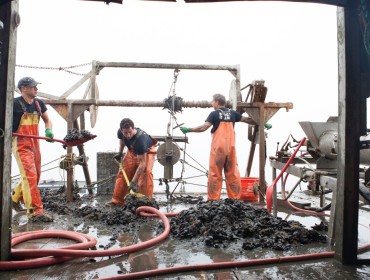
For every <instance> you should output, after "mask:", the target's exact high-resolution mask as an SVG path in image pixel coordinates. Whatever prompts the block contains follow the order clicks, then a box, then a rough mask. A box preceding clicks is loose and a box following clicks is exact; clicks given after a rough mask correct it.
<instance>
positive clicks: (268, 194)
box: [266, 137, 306, 213]
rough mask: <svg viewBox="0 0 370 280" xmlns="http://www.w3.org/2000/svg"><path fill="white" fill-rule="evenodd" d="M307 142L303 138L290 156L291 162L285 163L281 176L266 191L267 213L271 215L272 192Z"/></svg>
mask: <svg viewBox="0 0 370 280" xmlns="http://www.w3.org/2000/svg"><path fill="white" fill-rule="evenodd" d="M305 141H306V137H303V138H302V140H301V142H299V144H298V146H297V148H296V149H295V150H294V152H293V154H292V155H291V156H290V158H289V160H288V161H287V162H286V163H285V165H284V167H283V169H281V171H280V173H279V175H278V176H277V177H276V178H275V180H274V182H273V183H272V184H271V186H269V187H268V188H267V190H266V206H267V211H268V212H269V213H271V205H272V191H273V190H274V186H275V185H276V183H277V181H278V180H279V179H280V177H281V176H282V175H283V173H284V172H285V170H286V169H287V168H288V166H289V165H290V163H291V162H292V161H293V159H294V157H295V155H296V154H297V152H298V150H299V148H300V147H301V146H302V145H303V143H304V142H305Z"/></svg>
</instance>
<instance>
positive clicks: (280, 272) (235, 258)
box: [0, 192, 370, 280]
mask: <svg viewBox="0 0 370 280" xmlns="http://www.w3.org/2000/svg"><path fill="white" fill-rule="evenodd" d="M198 195H200V196H204V197H205V195H204V194H198ZM154 197H155V199H156V200H158V201H166V200H167V198H166V195H165V194H155V195H154ZM302 198H304V199H310V200H311V202H312V203H316V199H317V198H315V197H308V196H307V195H306V194H305V193H304V192H297V193H296V194H295V196H293V197H292V200H294V199H297V200H299V199H302ZM109 200H110V196H95V197H92V198H91V199H90V200H88V202H85V203H87V204H88V203H91V205H94V206H96V207H100V206H101V207H104V206H103V205H104V203H105V202H107V201H109ZM253 204H254V206H257V207H265V205H264V204H259V203H253ZM193 206H194V205H192V204H188V203H182V202H180V203H174V204H167V205H165V206H161V208H160V211H161V212H164V213H168V212H172V213H177V212H180V211H182V210H185V209H189V208H190V207H193ZM278 216H279V217H280V218H282V219H287V220H296V221H299V222H300V223H301V224H303V225H304V226H305V227H307V228H310V227H312V226H314V225H317V224H320V223H321V221H326V222H327V221H328V218H327V217H318V216H312V215H307V214H304V213H294V212H292V211H291V210H290V209H287V208H282V207H279V211H278ZM54 218H55V220H54V222H53V223H30V222H28V220H27V218H26V216H25V215H24V214H19V213H15V212H14V211H13V222H12V233H13V234H15V233H20V232H26V231H39V230H63V231H74V232H83V233H85V234H87V235H89V236H91V237H94V238H96V239H97V244H96V246H95V250H102V248H107V249H117V248H121V247H125V246H129V245H131V244H136V243H140V242H143V241H145V240H148V239H151V238H153V236H157V235H158V234H159V233H158V232H155V230H153V228H154V227H153V225H154V224H155V223H158V219H156V218H147V220H145V222H143V223H142V224H141V225H140V227H139V228H138V230H137V231H136V232H134V233H132V232H120V231H119V226H117V225H114V226H107V225H103V224H98V223H97V224H92V223H91V222H89V221H88V220H83V219H80V220H76V219H70V217H69V216H68V215H54ZM113 232H118V233H119V234H118V235H117V236H116V238H114V239H112V233H113ZM358 232H359V238H358V239H359V247H360V246H363V245H365V244H367V243H369V240H370V209H369V207H368V206H366V205H364V206H362V207H361V209H360V215H359V228H358ZM72 243H75V242H74V241H71V240H66V239H61V238H42V239H36V240H32V241H27V242H24V243H22V244H19V245H16V246H15V248H27V249H37V248H43V249H46V248H58V247H62V246H66V245H70V244H72ZM332 250H333V249H332V248H331V246H330V244H329V243H327V244H322V243H313V244H305V245H302V246H294V247H292V248H291V249H290V250H288V251H276V250H271V249H268V248H256V249H254V250H243V249H242V248H241V246H240V242H239V241H236V242H234V243H231V244H230V245H228V246H226V247H222V248H214V247H208V246H206V245H205V244H204V243H203V242H199V240H198V239H181V240H179V239H175V238H172V237H171V236H168V237H167V238H166V239H165V240H163V241H161V242H159V243H158V244H156V245H154V246H152V247H150V248H147V249H143V250H139V251H136V252H133V253H128V254H123V255H118V256H112V257H95V258H88V257H78V258H74V259H72V260H69V261H66V262H64V263H60V264H56V265H51V266H46V267H37V268H31V269H22V270H13V271H1V272H0V276H1V277H0V278H1V279H101V278H111V277H119V276H125V275H126V276H127V277H129V278H128V279H135V278H138V279H139V278H140V279H142V278H146V277H140V276H135V273H137V272H141V271H148V270H157V271H158V270H159V269H164V268H169V267H178V266H196V265H200V264H211V263H220V262H221V263H222V262H235V263H238V262H243V261H246V260H261V263H258V264H256V265H249V266H245V267H242V266H240V267H238V265H235V267H230V268H227V269H210V270H208V269H207V270H200V271H196V270H195V269H191V268H190V269H188V271H186V272H181V273H174V274H163V275H160V274H157V275H156V274H153V275H152V276H150V277H147V279H310V280H312V279H369V278H370V266H369V265H368V264H359V265H355V266H343V265H340V264H338V263H337V262H336V261H335V259H334V258H333V257H329V258H324V259H315V258H314V259H312V260H300V261H297V260H296V261H292V262H284V261H272V262H268V260H271V259H274V258H281V260H283V259H284V258H285V257H289V256H296V255H302V254H316V253H321V252H328V251H332ZM369 256H370V253H369V252H365V253H362V254H361V255H359V257H358V258H359V259H362V258H363V259H369ZM264 260H265V261H264ZM130 275H131V277H130Z"/></svg>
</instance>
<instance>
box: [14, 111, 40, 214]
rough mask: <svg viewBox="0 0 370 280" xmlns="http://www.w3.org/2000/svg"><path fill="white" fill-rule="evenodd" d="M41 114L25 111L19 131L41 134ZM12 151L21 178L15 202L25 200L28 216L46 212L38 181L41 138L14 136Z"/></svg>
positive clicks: (15, 189)
mask: <svg viewBox="0 0 370 280" xmlns="http://www.w3.org/2000/svg"><path fill="white" fill-rule="evenodd" d="M39 121H40V114H37V113H36V114H35V113H24V114H23V115H22V118H21V121H20V124H19V127H18V130H17V133H20V134H26V135H39ZM12 152H13V155H14V157H15V159H16V160H17V164H18V168H19V172H20V175H21V179H20V181H19V183H18V185H17V186H16V187H15V188H14V193H13V195H12V199H13V201H14V202H18V201H24V204H25V206H26V208H27V216H28V217H32V216H34V215H39V214H42V213H43V212H44V210H43V206H42V201H41V196H40V192H39V189H38V183H39V180H40V175H41V154H40V146H39V140H38V139H34V138H26V137H13V139H12Z"/></svg>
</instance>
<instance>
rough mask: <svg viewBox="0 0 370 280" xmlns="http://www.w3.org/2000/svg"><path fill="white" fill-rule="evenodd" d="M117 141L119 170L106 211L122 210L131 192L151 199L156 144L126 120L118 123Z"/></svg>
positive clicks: (116, 156)
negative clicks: (117, 206)
mask: <svg viewBox="0 0 370 280" xmlns="http://www.w3.org/2000/svg"><path fill="white" fill-rule="evenodd" d="M117 137H118V139H119V148H118V154H116V155H115V156H114V159H115V160H117V161H118V162H119V163H120V164H122V166H121V168H120V169H119V170H118V174H117V177H116V183H115V186H114V192H113V196H112V200H111V201H110V202H107V203H106V204H105V205H106V206H109V207H112V206H115V205H119V206H122V205H123V203H124V201H125V197H126V195H127V193H128V192H129V190H130V189H132V190H133V192H134V193H139V194H143V195H145V196H147V197H152V196H153V187H154V181H153V172H152V170H153V166H154V161H155V154H156V149H155V145H156V143H157V141H156V140H155V139H153V138H152V137H151V136H150V135H149V134H147V133H146V132H145V131H143V130H141V129H140V128H136V127H135V125H134V122H133V121H132V120H131V119H129V118H125V119H122V120H121V123H120V128H119V129H118V132H117ZM125 147H127V152H126V154H125V156H123V150H124V148H125ZM122 159H123V160H122ZM122 169H123V170H122ZM123 172H125V173H126V175H127V178H128V180H129V186H127V182H126V180H125V178H124V174H123Z"/></svg>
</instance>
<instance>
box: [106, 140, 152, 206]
mask: <svg viewBox="0 0 370 280" xmlns="http://www.w3.org/2000/svg"><path fill="white" fill-rule="evenodd" d="M155 154H156V150H155V146H152V147H150V149H149V151H148V152H147V153H145V158H146V167H145V171H144V173H143V174H142V175H141V176H140V177H139V180H138V188H139V193H141V194H143V195H145V196H147V197H152V196H153V188H154V181H153V166H154V161H155ZM122 165H123V169H124V170H125V172H126V174H127V178H128V180H129V181H130V182H131V180H132V178H133V177H134V175H135V172H136V169H137V168H138V167H139V160H138V158H137V155H136V154H135V153H133V152H132V151H130V150H128V151H127V154H126V157H125V159H124V160H123V163H122ZM127 188H128V186H127V183H126V180H125V178H124V177H123V174H122V171H121V170H120V169H119V170H118V174H117V177H116V183H115V186H114V192H113V196H112V202H113V203H115V204H118V205H123V202H124V201H125V196H126V194H127Z"/></svg>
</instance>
